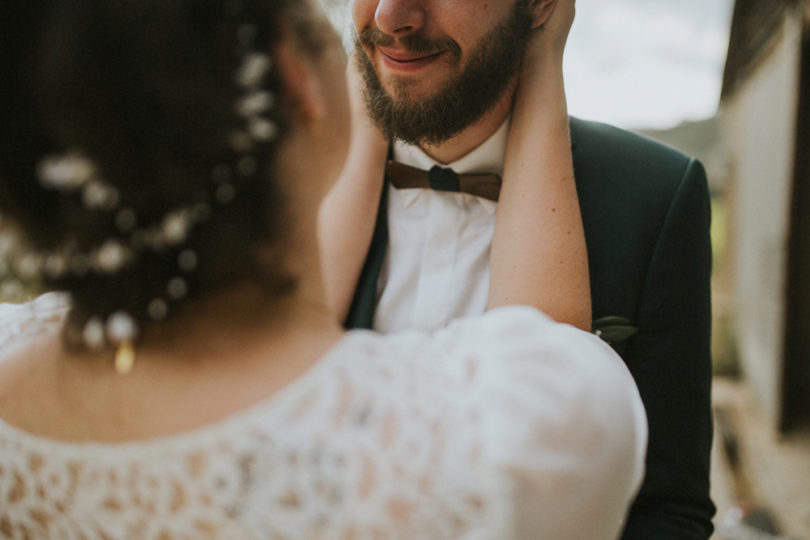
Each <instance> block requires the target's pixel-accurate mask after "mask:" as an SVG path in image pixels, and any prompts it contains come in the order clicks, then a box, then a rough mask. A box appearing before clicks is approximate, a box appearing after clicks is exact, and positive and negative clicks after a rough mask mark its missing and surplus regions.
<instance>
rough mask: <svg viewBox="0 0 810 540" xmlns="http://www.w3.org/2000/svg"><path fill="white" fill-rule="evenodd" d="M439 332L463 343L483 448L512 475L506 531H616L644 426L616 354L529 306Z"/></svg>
mask: <svg viewBox="0 0 810 540" xmlns="http://www.w3.org/2000/svg"><path fill="white" fill-rule="evenodd" d="M459 333H462V334H463V333H473V335H474V336H475V337H474V338H473V339H471V338H470V337H467V338H466V341H465V338H464V337H463V336H460V335H458V334H459ZM444 339H449V340H452V341H453V342H455V343H457V344H458V343H465V342H466V343H467V344H468V349H469V350H468V351H467V353H466V354H467V356H468V359H467V364H468V366H467V369H468V370H470V372H475V376H474V382H473V383H472V385H471V388H470V392H469V396H470V398H469V399H471V400H473V401H475V402H477V403H478V404H483V407H482V410H483V414H482V422H483V426H482V428H483V429H482V431H483V432H484V433H489V434H490V435H491V436H490V437H489V438H488V439H487V440H488V441H490V446H489V452H490V458H491V459H492V460H493V461H494V462H495V463H498V464H500V466H501V467H502V468H503V469H504V470H505V471H507V475H508V477H509V478H510V479H511V486H512V487H511V492H512V496H513V497H514V510H513V511H514V513H515V515H514V519H513V527H514V528H515V531H514V533H515V534H514V536H515V537H516V538H526V539H529V538H583V539H598V538H605V539H612V538H615V537H616V536H617V535H618V533H619V531H620V530H621V525H622V521H623V518H624V515H625V513H626V512H627V509H628V508H629V504H630V502H631V500H632V498H633V496H634V495H635V492H636V490H637V489H638V486H639V485H640V481H641V478H642V473H643V463H644V453H645V448H646V434H647V428H646V418H645V414H644V409H643V405H642V403H641V399H640V397H639V394H638V391H637V389H636V387H635V384H634V382H633V380H632V378H631V376H630V374H629V372H628V371H627V368H626V367H625V365H624V363H623V362H622V360H621V359H620V358H619V357H618V356H617V355H616V354H615V353H614V352H613V350H612V349H611V348H610V347H609V346H607V345H606V344H605V343H603V342H602V341H601V340H600V339H599V338H597V337H595V336H593V335H591V334H589V333H587V332H583V331H580V330H577V329H576V328H574V327H572V326H568V325H562V324H556V323H554V322H552V321H551V320H550V319H548V318H547V317H545V316H544V315H542V314H541V313H539V312H538V311H536V310H534V309H532V308H528V307H508V308H500V309H497V310H493V311H491V312H489V314H488V315H487V316H485V317H484V320H483V321H482V322H481V323H480V324H479V323H474V322H473V320H472V319H471V320H470V321H468V322H464V321H461V322H460V323H459V324H458V325H456V326H451V327H450V328H449V329H448V333H447V335H446V336H444ZM473 344H474V346H471V345H473ZM574 502H576V503H575V504H574ZM572 531H576V533H575V535H574V536H572Z"/></svg>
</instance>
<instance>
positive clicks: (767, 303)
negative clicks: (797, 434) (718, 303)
mask: <svg viewBox="0 0 810 540" xmlns="http://www.w3.org/2000/svg"><path fill="white" fill-rule="evenodd" d="M796 14H797V12H793V13H792V14H789V15H788V16H787V17H786V18H784V19H783V21H782V23H781V25H780V27H779V28H778V29H777V30H776V32H775V34H774V37H773V39H772V40H771V41H770V43H769V44H768V47H767V51H766V52H765V53H764V56H763V57H762V59H761V60H759V61H758V62H757V63H756V66H755V67H754V68H753V69H752V70H751V71H750V72H748V73H746V76H745V79H744V80H743V81H742V82H740V83H739V84H737V85H736V87H735V89H734V92H733V93H732V94H731V95H730V96H725V98H724V101H723V103H722V105H721V107H722V110H723V118H724V128H723V130H724V140H725V145H726V148H725V152H726V155H727V163H728V167H729V169H728V170H729V179H728V183H727V187H728V190H729V191H728V195H729V197H730V199H731V201H730V202H731V204H730V214H729V222H728V226H729V238H730V245H729V251H730V253H729V255H730V260H729V262H730V263H731V265H732V266H731V283H730V286H731V287H732V288H733V291H732V297H733V298H734V300H733V302H734V306H733V307H734V311H735V313H736V329H735V330H736V335H737V347H738V354H739V360H740V362H741V365H742V369H743V372H744V374H745V376H746V378H747V379H748V381H749V382H750V384H751V386H752V387H753V388H754V390H755V393H756V394H757V397H758V401H759V402H760V405H761V407H762V410H763V412H764V413H765V414H766V415H767V417H768V418H769V420H770V421H772V422H773V425H775V426H777V425H779V424H780V414H781V410H780V407H781V384H782V374H783V371H782V370H783V360H782V359H783V353H784V334H785V332H784V314H785V310H786V288H787V287H786V268H787V242H788V232H789V227H790V219H789V218H790V206H791V194H792V192H793V179H794V156H795V137H796V119H797V110H798V103H799V65H800V55H801V45H802V28H803V27H802V19H801V17H799V16H796ZM733 46H734V44H733V43H732V47H733Z"/></svg>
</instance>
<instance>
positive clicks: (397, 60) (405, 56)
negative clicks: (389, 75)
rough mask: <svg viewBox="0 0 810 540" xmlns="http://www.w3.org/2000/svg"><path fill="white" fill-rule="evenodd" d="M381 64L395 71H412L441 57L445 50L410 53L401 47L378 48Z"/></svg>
mask: <svg viewBox="0 0 810 540" xmlns="http://www.w3.org/2000/svg"><path fill="white" fill-rule="evenodd" d="M378 50H379V52H380V57H381V58H382V62H383V64H384V65H385V66H386V67H387V68H389V69H393V70H396V71H404V72H413V71H417V70H419V69H422V68H424V67H427V66H428V65H430V64H432V63H433V62H435V61H437V60H439V59H440V58H442V57H443V56H444V55H445V53H446V52H447V51H438V52H433V53H428V54H424V53H418V54H414V53H410V52H408V51H404V50H401V49H389V48H384V47H379V48H378Z"/></svg>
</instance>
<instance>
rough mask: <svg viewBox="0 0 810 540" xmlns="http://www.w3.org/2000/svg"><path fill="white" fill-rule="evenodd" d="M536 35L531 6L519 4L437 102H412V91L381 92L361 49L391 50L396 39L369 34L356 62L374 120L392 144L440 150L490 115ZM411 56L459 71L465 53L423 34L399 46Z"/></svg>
mask: <svg viewBox="0 0 810 540" xmlns="http://www.w3.org/2000/svg"><path fill="white" fill-rule="evenodd" d="M530 32H531V14H530V12H529V10H528V2H526V1H524V0H519V1H518V2H517V4H516V6H515V9H514V10H513V11H512V15H511V17H510V18H509V19H508V20H507V21H505V22H503V23H501V24H500V25H498V26H497V27H495V28H494V29H493V30H491V31H490V32H489V33H488V34H487V35H486V36H484V38H483V39H482V40H481V42H480V43H479V44H478V45H477V46H476V48H475V49H474V50H473V51H472V53H471V54H470V60H469V62H468V64H467V66H466V67H465V68H464V70H463V71H462V72H461V73H459V74H458V75H456V76H454V77H453V78H451V79H450V80H449V81H447V82H446V83H445V84H443V85H442V87H441V88H440V89H439V90H438V91H437V92H436V94H435V95H434V96H432V97H429V98H426V99H424V100H422V99H409V98H408V97H407V87H406V86H404V85H403V86H402V87H400V88H397V89H396V90H395V92H396V94H399V96H398V97H394V96H392V95H391V94H389V93H388V92H387V91H386V90H385V89H384V88H383V86H382V84H381V82H380V79H379V77H378V75H377V73H376V72H375V71H374V66H373V64H372V63H371V61H370V60H369V58H368V55H367V54H366V52H365V51H364V50H363V48H362V46H361V44H364V43H365V44H366V45H370V46H376V45H382V46H385V45H390V44H391V43H393V38H391V37H390V36H388V35H387V34H383V33H382V32H380V31H378V30H366V31H364V32H362V33H361V34H360V35H359V36H356V37H355V47H354V49H355V61H356V62H357V64H358V66H359V68H360V73H361V74H362V75H363V79H364V81H365V98H366V105H367V107H368V111H369V115H370V116H371V118H372V119H373V120H374V122H375V124H377V126H378V127H379V128H380V129H381V130H382V131H383V133H384V134H385V135H386V136H387V137H389V138H396V139H400V140H402V141H405V142H407V143H410V144H434V145H435V144H440V143H442V142H445V141H447V140H449V139H451V138H453V137H454V136H455V135H457V134H459V133H460V132H461V131H463V130H464V129H465V128H467V127H469V126H470V125H472V124H474V123H475V122H476V121H477V120H478V119H479V118H481V117H482V116H483V115H484V114H485V113H486V112H488V111H489V110H491V109H492V108H493V107H494V106H495V105H496V104H497V103H498V101H499V99H500V98H501V97H502V96H503V94H504V92H506V91H507V90H508V89H509V88H510V86H511V83H512V82H513V81H514V80H515V79H516V76H517V73H518V70H519V69H520V63H521V60H522V58H523V53H524V51H525V49H526V43H527V41H528V39H529V34H530ZM400 44H401V45H402V47H403V48H405V50H407V51H408V52H410V53H412V54H432V53H436V52H447V53H449V56H450V57H451V62H452V63H453V64H454V65H458V64H459V62H460V61H461V58H460V57H461V51H460V49H459V47H458V45H457V44H456V43H455V41H453V40H451V39H450V38H447V37H445V38H440V39H438V40H430V39H428V38H425V37H424V36H422V35H420V34H414V35H411V36H406V37H405V38H402V39H401V40H400Z"/></svg>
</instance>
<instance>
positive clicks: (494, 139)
mask: <svg viewBox="0 0 810 540" xmlns="http://www.w3.org/2000/svg"><path fill="white" fill-rule="evenodd" d="M510 120H511V117H510V116H507V117H506V119H505V120H504V121H503V123H502V124H501V126H500V127H499V128H498V129H497V130H496V131H495V133H493V134H492V135H490V137H489V138H488V139H487V140H485V141H484V142H482V143H481V144H480V145H478V146H477V147H476V148H474V149H472V150H471V151H470V152H468V153H467V154H465V155H464V156H462V157H460V158H459V159H457V160H456V161H454V162H452V163H447V164H445V163H440V162H438V161H436V160H435V159H433V158H432V157H430V156H429V155H427V154H426V153H425V152H424V151H423V150H422V149H421V148H419V147H418V146H416V145H412V144H407V143H404V142H402V141H395V142H394V160H395V161H398V162H399V163H402V164H404V165H409V166H411V167H417V168H419V169H423V170H425V171H428V170H430V169H431V167H433V166H434V165H439V166H441V167H449V168H451V169H453V170H454V171H456V172H457V173H459V174H477V173H495V174H497V175H499V176H503V162H504V159H505V157H506V141H507V138H508V135H509V122H510ZM422 193H423V190H421V189H403V190H400V197H401V200H402V203H403V205H404V206H406V207H409V206H411V205H412V204H413V202H414V201H415V200H416V199H417V198H419V196H420V195H421V194H422ZM494 209H495V207H494V205H493V208H492V210H493V212H494Z"/></svg>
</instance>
